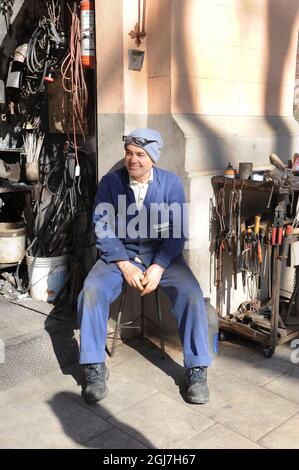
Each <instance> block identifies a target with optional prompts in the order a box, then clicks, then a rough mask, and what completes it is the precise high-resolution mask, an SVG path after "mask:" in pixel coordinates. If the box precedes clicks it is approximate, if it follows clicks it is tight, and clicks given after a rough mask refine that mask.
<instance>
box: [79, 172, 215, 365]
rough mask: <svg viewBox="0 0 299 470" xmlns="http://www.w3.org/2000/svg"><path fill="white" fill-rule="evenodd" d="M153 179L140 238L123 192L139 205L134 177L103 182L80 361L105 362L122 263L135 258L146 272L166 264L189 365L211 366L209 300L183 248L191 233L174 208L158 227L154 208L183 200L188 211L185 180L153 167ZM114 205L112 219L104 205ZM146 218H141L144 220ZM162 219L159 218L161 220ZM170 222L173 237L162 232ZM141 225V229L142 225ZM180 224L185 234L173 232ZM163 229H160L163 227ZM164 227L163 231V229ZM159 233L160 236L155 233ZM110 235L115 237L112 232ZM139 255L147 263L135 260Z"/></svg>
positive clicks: (82, 308) (163, 284)
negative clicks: (152, 214) (132, 232)
mask: <svg viewBox="0 0 299 470" xmlns="http://www.w3.org/2000/svg"><path fill="white" fill-rule="evenodd" d="M153 170H154V173H153V181H152V182H151V184H150V185H149V188H148V191H147V193H146V197H145V200H144V205H143V207H142V209H141V211H145V212H143V216H144V217H145V219H146V220H147V222H148V225H147V229H146V233H144V230H143V232H142V230H141V232H142V235H141V236H140V235H138V236H136V237H134V238H132V237H130V236H129V234H128V233H127V231H126V230H125V232H124V227H123V225H124V224H125V225H126V227H127V226H128V224H129V222H130V221H131V222H132V221H133V222H134V220H132V219H133V218H136V214H135V213H134V214H132V211H130V213H129V215H128V214H126V215H125V219H124V218H122V220H120V211H121V210H122V209H121V208H120V206H119V204H120V203H119V198H118V196H119V195H122V196H123V197H124V198H125V200H126V203H127V205H129V204H134V203H135V196H134V192H133V190H132V189H131V188H130V185H129V175H128V172H127V170H126V169H125V168H122V169H120V170H117V171H114V172H111V173H108V174H107V175H105V176H104V177H103V178H102V180H101V181H100V184H99V187H98V191H97V195H96V200H95V210H94V223H95V232H96V235H97V243H96V244H97V247H98V249H99V250H100V252H101V255H100V259H99V260H98V261H97V262H96V264H95V265H94V267H93V268H92V270H91V271H90V273H89V274H88V276H87V278H86V280H85V282H84V286H83V289H82V291H81V293H80V295H79V298H78V322H79V325H80V330H81V335H80V363H81V364H89V363H99V362H104V361H105V357H106V353H105V345H106V335H107V323H108V317H109V306H110V304H111V303H112V302H113V301H114V300H115V299H116V298H117V297H118V296H119V295H120V293H121V289H122V285H123V281H124V279H123V275H122V273H121V271H120V269H119V268H118V266H117V264H116V261H120V260H130V261H131V262H132V263H134V264H135V265H136V266H138V267H139V268H141V269H142V270H145V269H146V268H147V267H148V266H149V265H151V264H153V263H156V264H159V265H160V266H162V267H163V268H165V271H164V272H163V274H162V277H161V280H160V284H159V286H160V288H161V289H162V290H163V291H164V292H165V293H166V295H167V296H168V297H169V299H170V302H171V310H172V313H173V314H174V315H175V317H176V320H177V324H178V329H179V335H180V338H181V341H182V345H183V353H184V365H185V367H186V368H190V367H197V366H209V365H210V363H211V358H210V357H209V353H208V325H207V314H206V308H205V302H204V299H203V294H202V290H201V288H200V286H199V283H198V281H197V279H196V278H195V276H194V275H193V273H192V271H191V270H190V268H189V266H188V265H187V263H186V261H185V260H184V258H183V255H182V251H183V247H184V242H185V240H186V237H185V236H184V234H183V227H182V225H183V219H184V217H183V216H182V217H181V218H179V219H180V220H178V218H177V219H176V218H175V216H174V215H173V214H172V213H171V212H170V213H169V218H168V223H166V222H165V220H161V218H159V219H158V221H159V222H160V224H159V223H158V224H155V227H154V229H153V226H152V225H153V224H152V220H151V217H150V207H151V205H152V207H154V206H155V203H156V204H161V203H166V204H167V205H171V204H172V203H179V205H180V207H181V209H182V212H183V205H184V202H185V195H184V189H183V186H182V183H181V181H180V179H179V178H178V177H177V176H176V175H175V174H174V173H171V172H169V171H166V170H162V169H159V168H156V167H154V168H153ZM106 203H109V204H110V205H111V206H112V207H113V208H114V209H115V219H114V221H113V223H111V219H110V218H109V215H107V211H105V210H103V209H102V205H103V204H104V207H105V204H106ZM136 212H137V215H138V214H141V212H138V211H137V210H136ZM140 220H141V219H140ZM155 220H156V219H155ZM165 224H166V225H167V224H168V230H169V232H168V233H169V236H168V238H163V235H161V234H162V233H163V231H164V229H165ZM136 225H137V232H138V229H139V226H138V224H136ZM178 225H180V226H181V229H182V230H181V233H182V235H181V236H180V237H179V238H177V236H176V237H175V236H173V233H174V228H175V227H176V228H177V226H178ZM159 227H160V229H159ZM162 227H163V229H162ZM153 233H155V234H156V235H154V236H153ZM107 234H109V236H107ZM136 256H137V257H138V258H139V260H141V261H142V263H143V264H140V263H137V262H136V261H134V259H135V257H136Z"/></svg>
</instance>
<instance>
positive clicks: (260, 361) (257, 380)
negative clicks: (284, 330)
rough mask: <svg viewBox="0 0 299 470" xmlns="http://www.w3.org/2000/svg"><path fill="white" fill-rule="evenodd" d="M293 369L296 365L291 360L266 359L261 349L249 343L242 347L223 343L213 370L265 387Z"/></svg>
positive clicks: (274, 357)
mask: <svg viewBox="0 0 299 470" xmlns="http://www.w3.org/2000/svg"><path fill="white" fill-rule="evenodd" d="M293 368H294V364H293V363H292V362H291V361H290V360H288V361H286V360H281V359H279V358H277V357H276V356H275V355H274V356H273V357H272V358H270V359H266V358H265V357H263V356H262V354H261V351H260V350H259V349H257V348H256V347H253V346H252V345H251V346H250V345H248V343H247V344H246V343H245V344H244V345H242V344H233V343H229V342H223V343H221V349H220V354H219V355H218V356H217V357H216V358H215V360H214V363H213V365H212V368H211V369H212V370H213V371H215V372H218V371H220V372H227V373H229V374H230V375H233V376H236V377H239V378H241V379H244V380H247V381H248V382H250V383H253V384H257V385H265V384H266V383H267V382H270V381H271V380H272V379H274V378H276V377H279V376H281V375H282V374H285V373H287V372H289V371H290V370H292V369H293Z"/></svg>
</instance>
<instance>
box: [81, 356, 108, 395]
mask: <svg viewBox="0 0 299 470" xmlns="http://www.w3.org/2000/svg"><path fill="white" fill-rule="evenodd" d="M84 372H85V393H84V395H85V400H86V402H87V403H90V404H92V403H96V402H97V401H100V400H103V398H105V397H106V396H107V394H108V389H107V386H106V380H108V378H109V371H108V369H107V367H106V366H105V363H104V362H100V363H99V364H85V366H84Z"/></svg>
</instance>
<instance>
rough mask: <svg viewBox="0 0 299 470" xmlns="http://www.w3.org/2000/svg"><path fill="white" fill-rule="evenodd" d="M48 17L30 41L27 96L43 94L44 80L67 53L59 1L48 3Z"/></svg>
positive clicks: (26, 84)
mask: <svg viewBox="0 0 299 470" xmlns="http://www.w3.org/2000/svg"><path fill="white" fill-rule="evenodd" d="M47 10H48V17H45V16H44V17H43V18H42V19H41V20H40V22H39V25H38V27H37V28H36V29H35V30H34V32H33V34H32V37H31V39H30V41H29V44H28V48H27V56H26V65H27V69H28V72H27V77H26V82H25V91H24V93H25V94H26V92H27V94H36V93H43V91H44V90H45V85H44V79H45V77H46V76H47V74H48V73H49V72H51V71H53V70H54V69H55V67H57V66H59V64H60V63H61V60H62V54H63V53H64V52H65V38H64V33H63V31H62V28H61V24H60V6H59V1H54V0H49V1H48V2H47Z"/></svg>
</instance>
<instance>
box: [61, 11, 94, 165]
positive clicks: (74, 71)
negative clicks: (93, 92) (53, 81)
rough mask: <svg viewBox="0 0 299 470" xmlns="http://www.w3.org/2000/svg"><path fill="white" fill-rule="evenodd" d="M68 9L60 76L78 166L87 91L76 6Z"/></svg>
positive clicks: (84, 121)
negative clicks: (66, 43)
mask: <svg viewBox="0 0 299 470" xmlns="http://www.w3.org/2000/svg"><path fill="white" fill-rule="evenodd" d="M68 8H69V10H70V14H71V29H70V38H69V53H68V55H67V56H66V58H65V59H64V61H63V62H62V64H61V74H62V86H63V89H64V91H65V92H66V93H67V94H68V95H69V96H70V99H71V103H72V123H71V126H70V130H71V131H72V134H73V140H72V146H73V148H74V150H75V157H76V163H77V166H79V161H78V144H77V132H78V130H79V131H80V133H81V134H82V137H83V140H85V132H84V131H85V130H84V128H85V125H86V114H87V104H88V89H87V85H86V81H85V76H84V70H83V66H82V60H81V32H80V20H79V17H78V15H77V5H76V4H75V3H74V8H73V11H71V9H70V7H69V5H68ZM64 108H65V101H63V103H62V109H63V111H64V110H65V109H64ZM68 139H69V140H70V141H71V137H70V132H69V133H68Z"/></svg>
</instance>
